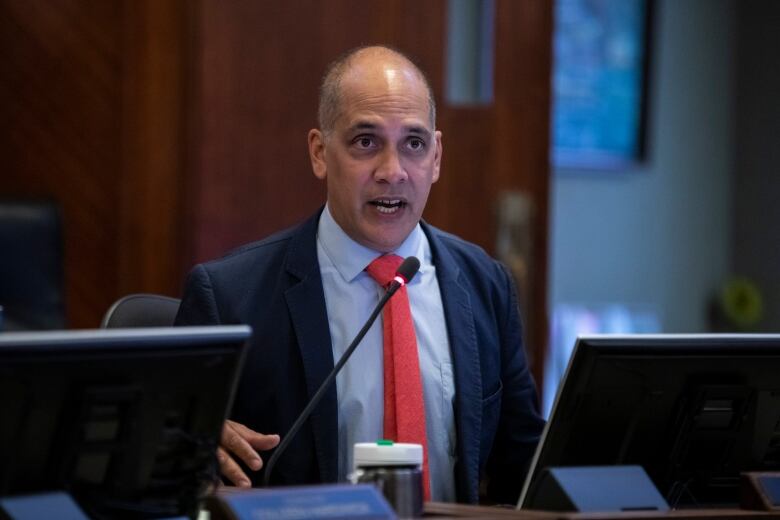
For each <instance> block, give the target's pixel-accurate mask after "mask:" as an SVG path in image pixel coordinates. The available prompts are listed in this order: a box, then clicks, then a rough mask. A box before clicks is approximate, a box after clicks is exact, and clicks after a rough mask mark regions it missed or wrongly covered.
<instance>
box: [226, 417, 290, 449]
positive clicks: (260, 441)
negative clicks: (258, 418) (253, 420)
mask: <svg viewBox="0 0 780 520" xmlns="http://www.w3.org/2000/svg"><path fill="white" fill-rule="evenodd" d="M228 422H229V423H231V427H232V428H233V429H234V430H235V431H236V432H237V433H238V434H239V435H241V437H242V438H243V439H244V440H245V441H247V442H248V443H249V445H250V446H252V447H253V448H254V449H256V450H260V451H265V450H270V449H271V448H275V447H276V445H277V444H279V436H278V435H276V434H273V435H264V434H262V433H257V432H256V431H254V430H251V429H249V428H247V427H246V426H244V425H243V424H239V423H237V422H233V421H228Z"/></svg>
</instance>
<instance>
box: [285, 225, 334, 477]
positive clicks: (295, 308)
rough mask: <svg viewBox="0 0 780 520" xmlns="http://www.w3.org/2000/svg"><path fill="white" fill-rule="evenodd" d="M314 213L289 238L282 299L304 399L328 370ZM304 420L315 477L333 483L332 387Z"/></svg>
mask: <svg viewBox="0 0 780 520" xmlns="http://www.w3.org/2000/svg"><path fill="white" fill-rule="evenodd" d="M320 213H321V211H320V212H318V213H317V214H316V215H315V216H314V217H312V218H310V219H309V220H308V221H307V222H305V223H304V224H303V225H302V226H301V228H300V230H299V231H298V233H296V234H295V236H294V237H293V238H292V240H291V242H290V249H289V252H288V256H287V262H286V269H287V272H288V273H289V274H290V275H291V276H292V277H293V279H294V280H297V282H293V283H291V285H290V287H289V288H288V289H287V290H286V291H285V299H286V301H287V307H288V309H289V311H290V319H291V321H292V324H293V329H294V331H295V337H296V339H297V343H298V348H299V349H300V353H301V360H302V362H303V371H304V377H305V380H306V387H307V392H308V397H309V399H311V398H312V396H313V395H314V393H315V392H316V391H317V389H318V388H319V386H320V384H321V383H322V381H324V380H325V378H326V377H327V375H328V373H329V372H330V370H331V369H332V368H333V349H332V346H331V341H330V328H329V326H328V316H327V310H326V307H325V295H324V292H323V289H322V277H321V276H320V268H319V262H318V260H317V223H318V222H319V216H320ZM305 404H306V403H303V404H302V406H305ZM309 422H310V424H311V427H312V430H313V433H314V451H315V454H316V456H317V462H318V465H319V469H320V477H321V479H322V481H323V482H335V481H336V480H337V479H338V405H337V401H336V385H331V387H330V388H329V389H328V390H327V392H326V393H325V396H324V397H323V399H322V401H321V402H320V404H319V405H318V406H317V407H316V408H315V409H314V412H313V413H312V415H311V418H310V419H309Z"/></svg>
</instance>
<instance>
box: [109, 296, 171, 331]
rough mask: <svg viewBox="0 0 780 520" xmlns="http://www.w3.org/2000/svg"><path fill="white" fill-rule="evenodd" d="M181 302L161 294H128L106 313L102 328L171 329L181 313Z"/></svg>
mask: <svg viewBox="0 0 780 520" xmlns="http://www.w3.org/2000/svg"><path fill="white" fill-rule="evenodd" d="M180 303H181V300H179V299H178V298H171V297H170V296H162V295H159V294H144V293H140V294H128V295H127V296H123V297H122V298H120V299H118V300H117V301H116V302H114V304H113V305H112V306H111V307H110V308H109V309H108V311H106V314H105V316H103V321H102V322H101V323H100V327H101V328H104V329H118V328H132V327H170V326H172V325H173V321H174V319H175V318H176V313H177V312H178V311H179V304H180Z"/></svg>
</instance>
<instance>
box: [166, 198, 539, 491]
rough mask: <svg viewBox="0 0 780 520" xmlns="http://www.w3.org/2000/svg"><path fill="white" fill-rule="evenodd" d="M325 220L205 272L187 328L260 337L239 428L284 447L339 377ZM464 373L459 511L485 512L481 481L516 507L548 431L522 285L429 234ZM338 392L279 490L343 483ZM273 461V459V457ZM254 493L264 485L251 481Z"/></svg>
mask: <svg viewBox="0 0 780 520" xmlns="http://www.w3.org/2000/svg"><path fill="white" fill-rule="evenodd" d="M319 214H320V213H319V212H318V213H317V214H316V215H314V216H312V217H311V218H310V219H309V220H308V221H306V222H304V223H303V224H301V225H300V226H297V227H295V228H292V229H289V230H287V231H283V232H281V233H278V234H276V235H273V236H271V237H269V238H267V239H265V240H262V241H260V242H256V243H253V244H249V245H246V246H244V247H242V248H240V249H238V250H236V251H234V252H233V253H231V254H229V255H228V256H226V257H224V258H222V259H220V260H216V261H213V262H209V263H205V264H201V265H198V266H196V267H195V268H194V269H193V270H192V272H191V273H190V275H189V278H188V280H187V284H186V288H185V291H184V296H183V300H182V304H181V308H180V310H179V314H178V316H177V324H179V325H199V324H236V323H246V324H249V325H251V327H252V329H253V331H254V333H253V336H252V339H251V342H250V347H249V352H248V356H247V360H246V365H245V368H244V371H243V374H242V377H241V380H240V382H239V386H238V392H237V395H236V400H235V404H234V406H233V411H232V414H231V418H232V419H234V420H235V421H238V422H240V423H242V424H245V425H247V426H248V427H250V428H252V429H253V430H256V431H258V432H262V433H279V434H280V435H284V433H285V432H287V430H289V428H290V426H292V424H293V422H294V421H295V419H296V417H297V416H298V414H299V413H300V412H301V410H302V409H303V408H304V406H305V405H306V403H307V401H308V400H309V398H310V397H311V396H312V395H313V394H314V392H315V391H316V390H317V388H318V387H319V385H320V383H321V382H322V381H323V380H324V379H325V377H326V376H327V374H328V372H329V371H330V370H331V369H332V367H333V364H334V363H333V351H332V347H331V341H330V330H329V328H328V317H327V313H326V307H325V297H324V293H323V288H322V279H321V276H320V270H319V263H318V260H317V247H316V233H317V224H318V221H319ZM422 228H423V231H424V232H425V234H426V235H427V237H428V240H429V242H430V245H431V251H432V255H433V262H434V264H435V265H436V273H437V276H438V281H439V287H440V289H441V297H442V303H443V305H444V314H445V317H446V321H447V331H448V333H449V341H450V346H451V351H452V361H453V367H454V371H455V374H454V376H455V386H456V393H455V400H456V405H455V423H456V425H455V426H456V432H457V463H456V470H455V471H456V489H457V495H458V500H459V501H462V502H476V501H477V500H478V497H479V484H480V479H481V478H483V477H484V478H487V484H488V487H487V489H488V495H489V497H490V498H491V499H492V500H495V501H498V502H507V503H512V502H514V501H516V500H517V495H518V494H519V490H520V486H521V484H522V481H523V477H524V474H525V468H526V466H527V462H528V460H529V459H530V457H531V456H532V454H533V450H534V448H535V446H536V443H537V441H538V439H539V435H540V433H541V430H542V426H543V421H542V419H541V418H540V416H539V413H538V406H537V394H536V389H535V386H534V382H533V380H532V378H531V375H530V373H529V371H528V366H527V364H526V358H525V353H524V350H523V346H522V338H521V326H520V319H519V315H518V307H517V298H516V294H515V290H514V284H513V282H512V279H511V277H510V275H509V273H508V272H507V270H506V269H505V268H504V267H503V266H502V265H501V264H499V263H498V262H496V261H495V260H493V259H491V258H490V257H489V256H488V255H487V254H486V253H485V252H484V251H483V250H482V249H480V248H479V247H477V246H475V245H473V244H470V243H468V242H465V241H463V240H461V239H459V238H457V237H455V236H453V235H450V234H448V233H444V232H442V231H440V230H438V229H436V228H434V227H432V226H430V225H427V224H425V223H423V224H422ZM337 420H338V413H337V402H336V386H335V385H332V386H331V388H330V390H329V391H328V392H327V394H326V395H325V397H324V399H323V401H322V402H321V403H320V405H319V406H318V407H317V409H316V410H315V411H314V413H313V414H312V416H311V419H310V420H309V421H308V422H307V424H306V425H304V427H303V428H302V429H301V431H300V432H299V433H298V435H297V438H295V439H294V440H293V442H292V443H291V444H290V446H289V447H288V449H287V451H286V452H285V453H284V454H282V456H281V457H280V459H279V461H278V462H277V465H276V466H275V468H274V472H273V475H272V476H271V477H272V478H271V482H272V483H273V484H280V485H281V484H284V485H286V484H306V483H316V482H334V481H336V479H337V468H338V462H337ZM264 458H265V459H266V460H267V454H266V456H265V457H264ZM247 474H248V475H250V477H251V478H252V479H253V482H254V483H255V484H259V483H260V482H261V481H262V470H261V472H259V473H255V474H252V473H251V472H248V473H247Z"/></svg>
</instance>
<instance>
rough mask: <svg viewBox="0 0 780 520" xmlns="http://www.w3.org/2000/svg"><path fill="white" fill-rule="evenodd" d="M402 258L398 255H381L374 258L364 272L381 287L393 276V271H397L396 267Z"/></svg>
mask: <svg viewBox="0 0 780 520" xmlns="http://www.w3.org/2000/svg"><path fill="white" fill-rule="evenodd" d="M403 260H404V259H403V258H401V257H400V256H398V255H393V254H389V255H382V256H379V257H377V258H375V259H374V260H373V261H372V262H371V263H370V264H368V267H366V272H368V274H369V275H371V278H373V279H374V280H375V281H376V282H377V283H378V284H379V285H381V286H382V287H385V286H387V284H389V283H390V282H391V281H392V280H393V277H395V273H396V272H398V267H399V266H400V265H401V262H403Z"/></svg>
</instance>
